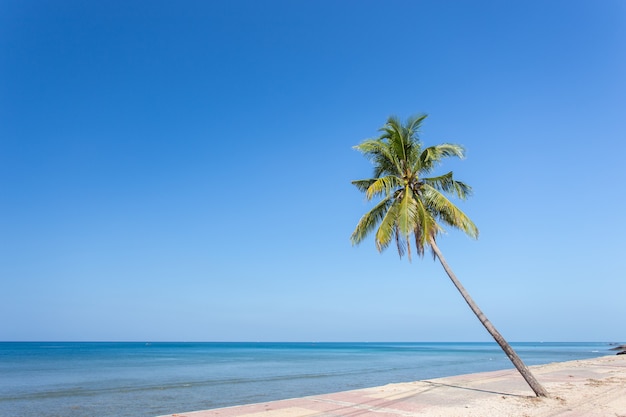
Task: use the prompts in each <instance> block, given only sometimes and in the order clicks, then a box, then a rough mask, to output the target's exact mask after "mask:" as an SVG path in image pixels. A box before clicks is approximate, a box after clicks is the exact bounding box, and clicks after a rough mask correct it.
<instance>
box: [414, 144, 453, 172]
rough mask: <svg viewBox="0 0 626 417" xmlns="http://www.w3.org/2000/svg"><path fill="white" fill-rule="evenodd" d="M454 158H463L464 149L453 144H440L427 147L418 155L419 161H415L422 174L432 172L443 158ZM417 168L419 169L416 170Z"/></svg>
mask: <svg viewBox="0 0 626 417" xmlns="http://www.w3.org/2000/svg"><path fill="white" fill-rule="evenodd" d="M452 156H456V157H458V158H460V159H463V158H465V149H464V148H463V147H462V146H461V145H455V144H453V143H442V144H441V145H435V146H429V147H428V148H426V149H424V151H423V152H422V153H421V154H420V156H419V159H418V160H417V161H415V162H416V163H417V166H416V167H415V169H419V170H421V171H424V172H430V171H432V170H433V169H434V168H435V167H436V166H437V165H439V163H440V162H441V160H442V159H443V158H449V157H452ZM418 167H419V168H418Z"/></svg>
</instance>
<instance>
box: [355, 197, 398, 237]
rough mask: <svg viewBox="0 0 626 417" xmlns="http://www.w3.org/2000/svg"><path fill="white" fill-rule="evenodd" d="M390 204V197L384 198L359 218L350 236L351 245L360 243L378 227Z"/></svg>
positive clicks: (391, 200)
mask: <svg viewBox="0 0 626 417" xmlns="http://www.w3.org/2000/svg"><path fill="white" fill-rule="evenodd" d="M392 203H393V199H392V198H391V197H387V198H384V199H382V200H381V201H380V202H379V203H378V204H376V205H375V206H374V208H372V209H371V210H370V211H368V212H367V213H365V214H364V215H363V216H362V217H361V219H360V220H359V223H357V225H356V227H355V228H354V231H353V232H352V236H350V240H351V241H352V244H353V245H358V244H359V243H361V242H362V241H363V239H365V237H367V236H368V235H369V234H370V233H371V232H372V231H373V230H374V229H375V228H376V226H378V224H379V223H380V222H381V220H382V219H383V217H384V216H385V214H386V213H387V211H388V207H389V206H390V205H391V204H392Z"/></svg>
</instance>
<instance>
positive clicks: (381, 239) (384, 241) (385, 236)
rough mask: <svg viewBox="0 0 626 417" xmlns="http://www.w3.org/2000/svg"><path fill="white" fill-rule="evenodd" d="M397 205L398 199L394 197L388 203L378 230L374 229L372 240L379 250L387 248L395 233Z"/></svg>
mask: <svg viewBox="0 0 626 417" xmlns="http://www.w3.org/2000/svg"><path fill="white" fill-rule="evenodd" d="M398 206H399V204H398V200H396V199H394V200H393V203H392V204H390V205H389V208H388V209H387V212H386V213H385V214H384V216H383V218H382V220H381V222H380V225H379V226H378V230H376V235H375V237H374V242H375V243H376V249H378V251H379V252H382V251H383V250H385V249H387V246H389V243H390V242H391V239H392V238H393V237H394V236H395V234H396V233H397V228H398V225H397V218H398Z"/></svg>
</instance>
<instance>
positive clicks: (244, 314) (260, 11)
mask: <svg viewBox="0 0 626 417" xmlns="http://www.w3.org/2000/svg"><path fill="white" fill-rule="evenodd" d="M625 51H626V4H625V3H624V2H623V1H621V0H613V1H611V0H606V1H604V0H603V1H598V2H595V1H594V2H592V1H550V2H543V1H508V2H495V1H449V2H441V1H434V0H433V1H384V2H383V1H358V2H357V1H344V2H336V1H325V0H321V1H264V2H257V1H212V2H205V1H183V2H170V1H160V0H156V1H150V2H139V1H126V0H125V1H115V0H114V1H110V2H83V1H36V0H33V1H29V0H27V1H24V0H19V1H14V0H4V1H2V2H0V74H1V76H0V283H1V285H2V291H1V292H0V316H1V317H3V319H2V320H1V321H0V340H139V341H147V340H151V341H158V340H177V341H178V340H180V341H257V340H258V341H381V340H384V341H486V340H489V336H488V334H487V333H486V331H485V330H483V329H482V327H481V325H480V324H479V323H478V321H477V320H476V318H475V317H474V316H473V315H472V313H471V312H470V310H469V309H468V308H467V306H466V305H465V304H464V302H463V300H462V299H461V297H460V296H459V295H458V293H457V292H456V290H455V289H454V287H453V286H452V284H451V283H450V282H449V280H448V278H447V277H446V276H445V274H444V272H443V270H442V269H441V267H440V265H438V264H437V263H435V262H433V260H432V258H430V257H428V256H427V257H425V259H423V260H413V262H412V263H409V262H408V261H407V260H406V259H403V260H399V258H398V255H397V253H394V252H393V250H389V251H388V252H385V253H384V254H382V255H381V254H378V252H377V251H376V249H375V247H374V243H373V241H371V240H370V241H368V242H365V243H364V244H362V245H360V246H359V247H352V246H351V244H350V240H349V237H350V234H351V232H352V230H353V228H354V226H355V225H356V223H357V221H358V219H359V218H360V216H361V215H362V214H363V213H364V212H365V211H366V210H367V209H368V207H369V206H368V205H367V204H366V202H365V201H364V197H363V196H362V195H361V194H359V192H358V191H357V190H356V189H355V188H354V187H353V186H352V185H351V184H350V181H351V180H354V179H360V178H365V177H368V176H369V175H370V174H371V165H370V164H369V162H368V161H367V160H365V159H364V158H362V156H361V155H360V154H359V153H358V152H356V151H355V150H353V149H352V146H354V145H356V144H358V143H359V142H360V141H362V140H363V139H366V138H369V137H373V136H375V135H376V134H377V129H378V128H379V127H380V126H382V125H383V124H384V122H385V120H386V119H387V117H388V116H389V115H392V114H395V115H398V116H400V117H402V118H406V117H407V116H409V115H411V114H416V113H421V112H424V113H428V114H429V118H428V119H427V120H426V122H425V124H424V127H423V130H422V136H421V137H422V140H423V141H424V143H425V144H427V145H430V144H435V143H441V142H454V143H459V144H462V145H463V146H465V148H466V150H467V158H466V159H465V160H464V161H457V160H450V161H447V162H446V164H445V165H444V166H442V167H441V169H442V172H446V171H447V170H449V169H452V170H454V172H455V175H456V176H457V177H458V178H459V179H461V180H463V181H465V182H467V183H469V184H471V185H472V186H473V188H474V196H473V197H472V198H471V199H469V200H468V201H467V202H462V203H460V205H461V207H462V209H463V210H464V211H465V212H466V213H467V214H468V215H470V217H472V218H473V219H474V221H475V222H476V224H477V225H478V227H479V228H480V232H481V235H480V238H479V239H478V240H477V241H474V240H471V239H469V238H467V237H466V236H464V235H462V234H461V233H459V232H455V231H450V232H449V234H448V235H445V236H442V237H441V238H440V240H439V242H440V247H441V249H442V251H443V252H444V254H445V255H446V257H447V259H448V261H449V262H450V264H451V266H452V267H453V269H454V270H455V272H456V273H457V275H458V276H459V278H460V279H461V281H462V282H463V283H464V284H465V286H466V287H467V289H468V290H469V292H470V293H471V294H472V295H473V297H474V298H475V300H476V301H477V302H478V303H479V305H480V306H481V307H482V308H483V310H484V311H485V313H486V314H487V315H488V317H489V318H490V319H491V320H492V322H493V323H494V324H495V325H496V327H498V328H499V329H500V331H501V332H502V333H503V334H504V336H505V337H506V338H507V339H509V340H511V341H540V340H545V341H585V340H588V341H624V339H625V338H626V335H625V334H624V332H623V328H624V326H623V318H624V316H625V315H626V303H625V302H624V294H626V274H625V272H624V270H625V267H624V262H623V256H624V255H623V252H624V249H626V245H625V244H624V236H626V226H625V222H624V220H623V213H624V212H626V194H625V193H624V185H623V184H624V183H626V169H625V168H624V156H625V154H626V144H625V139H626V135H625V132H626V117H625V116H626V75H625V74H626V53H625Z"/></svg>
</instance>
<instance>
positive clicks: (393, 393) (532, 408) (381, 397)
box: [169, 355, 626, 417]
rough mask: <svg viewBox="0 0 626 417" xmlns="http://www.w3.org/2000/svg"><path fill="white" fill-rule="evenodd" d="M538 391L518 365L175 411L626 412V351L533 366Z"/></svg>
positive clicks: (196, 415) (324, 416)
mask: <svg viewBox="0 0 626 417" xmlns="http://www.w3.org/2000/svg"><path fill="white" fill-rule="evenodd" d="M531 369H532V371H533V373H534V375H535V376H536V377H537V379H538V380H539V381H540V382H541V383H542V384H543V385H544V387H545V388H546V389H547V390H548V392H549V393H550V396H551V397H550V398H546V399H539V398H536V397H535V396H534V394H533V392H532V391H531V390H530V388H529V387H528V386H527V385H526V383H525V382H524V380H523V379H522V377H521V376H520V375H519V374H518V373H517V371H515V370H505V371H495V372H485V373H478V374H470V375H460V376H454V377H448V378H439V379H432V380H428V381H418V382H409V383H401V384H390V385H385V386H382V387H375V388H366V389H360V390H354V391H345V392H338V393H333V394H324V395H316V396H311V397H304V398H294V399H290V400H282V401H273V402H267V403H260V404H251V405H243V406H237V407H228V408H218V409H214V410H206V411H195V412H189V413H178V414H171V415H170V416H169V417H339V416H343V417H361V416H363V417H374V416H376V417H396V416H400V417H410V416H440V417H463V416H468V417H469V416H476V417H479V416H480V417H482V416H503V417H504V416H506V417H509V416H511V417H513V416H515V417H547V416H567V417H583V416H585V417H626V355H620V356H605V357H601V358H595V359H588V360H581V361H572V362H560V363H552V364H548V365H540V366H533V367H531Z"/></svg>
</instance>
